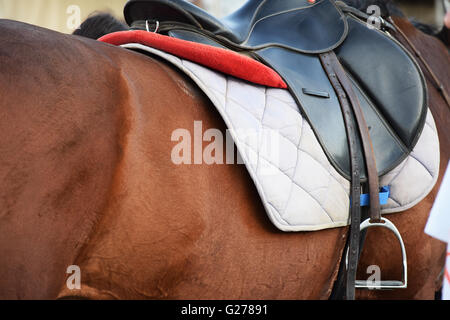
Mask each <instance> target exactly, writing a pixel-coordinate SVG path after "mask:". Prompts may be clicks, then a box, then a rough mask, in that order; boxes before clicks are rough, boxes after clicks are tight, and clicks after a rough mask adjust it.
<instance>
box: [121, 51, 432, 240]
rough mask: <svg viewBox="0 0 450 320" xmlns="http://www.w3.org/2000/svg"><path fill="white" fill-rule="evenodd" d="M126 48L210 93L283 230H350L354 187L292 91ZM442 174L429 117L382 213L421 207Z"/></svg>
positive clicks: (384, 180)
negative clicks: (158, 60)
mask: <svg viewBox="0 0 450 320" xmlns="http://www.w3.org/2000/svg"><path fill="white" fill-rule="evenodd" d="M122 47H125V48H128V49H138V50H143V51H146V52H148V53H151V54H154V55H157V56H159V57H162V58H164V59H165V60H167V61H168V62H170V63H172V64H173V65H175V66H177V67H178V68H179V69H180V70H181V71H183V72H184V73H186V74H187V75H188V76H189V77H190V78H192V80H193V81H194V82H195V83H196V84H197V85H198V86H199V87H200V88H201V90H203V91H204V93H205V94H206V95H207V96H208V97H209V99H210V100H211V102H212V103H213V104H214V106H215V107H216V108H217V110H218V111H219V113H220V114H221V116H222V117H223V120H224V122H225V123H226V125H227V127H228V128H229V129H230V134H231V136H232V138H233V139H234V142H235V144H236V147H237V149H238V151H239V153H240V156H241V157H242V159H243V161H244V163H245V165H246V167H247V169H248V172H249V174H250V176H251V178H252V179H253V182H254V183H255V186H256V188H257V190H258V193H259V195H260V197H261V200H262V202H263V204H264V207H265V209H266V212H267V215H268V217H269V218H270V220H271V221H272V222H273V224H274V225H275V226H276V227H277V228H278V229H280V230H282V231H314V230H322V229H327V228H335V227H341V226H346V225H349V205H350V201H349V193H350V182H349V181H348V180H346V179H345V178H344V177H342V176H341V175H340V174H339V173H338V172H337V171H336V170H335V169H334V167H333V166H332V165H331V164H330V162H329V160H328V159H327V157H326V155H325V153H324V152H323V150H322V147H321V146H320V144H319V142H318V140H317V138H316V136H315V135H314V133H313V131H312V129H311V127H310V126H309V124H308V122H307V121H306V120H305V119H304V118H303V117H302V115H301V114H300V112H299V109H298V107H297V105H296V103H295V101H294V99H293V97H292V96H291V94H290V93H289V91H288V90H284V89H276V88H268V87H263V86H259V85H254V84H250V83H248V82H246V81H243V80H240V79H236V78H234V77H231V76H227V75H225V74H222V73H220V72H216V71H213V70H210V69H207V68H205V67H203V66H200V65H198V64H195V63H192V62H190V61H187V60H183V59H180V58H178V57H175V56H173V55H170V54H168V53H165V52H162V51H159V50H156V49H153V48H150V47H147V46H143V45H141V44H126V45H123V46H122ZM199 120H200V119H199ZM249 132H251V133H252V134H249ZM254 133H257V134H256V136H257V138H255V134H254ZM438 172H439V140H438V135H437V130H436V125H435V122H434V119H433V116H432V115H431V112H428V115H427V118H426V125H425V128H424V130H423V133H422V135H421V137H420V139H419V141H418V143H417V145H416V147H415V148H414V150H413V152H412V153H411V154H410V155H409V156H408V157H407V158H406V159H405V160H404V161H403V162H402V163H401V164H400V165H398V166H397V167H396V168H395V169H394V170H392V171H391V172H389V173H388V174H386V175H385V176H383V177H381V180H380V186H389V187H390V195H389V199H388V202H387V204H386V205H383V206H382V214H388V213H394V212H401V211H404V210H407V209H409V208H411V207H413V206H414V205H416V204H417V203H419V202H420V201H421V200H423V198H425V196H426V195H427V194H428V193H429V192H430V191H431V189H432V188H433V186H434V185H435V183H436V181H437V178H438Z"/></svg>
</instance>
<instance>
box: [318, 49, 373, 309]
mask: <svg viewBox="0 0 450 320" xmlns="http://www.w3.org/2000/svg"><path fill="white" fill-rule="evenodd" d="M319 57H320V60H321V63H322V65H323V67H324V70H325V71H326V73H327V75H328V77H329V79H330V82H331V84H332V86H333V88H334V89H335V90H336V94H337V96H338V99H339V102H340V105H341V109H342V114H343V117H344V123H345V126H346V132H347V140H348V147H349V153H350V167H351V170H352V175H351V192H350V193H351V199H352V200H351V202H352V203H351V212H350V215H351V224H350V240H349V257H348V270H347V281H346V298H347V299H349V300H353V299H354V298H355V280H356V271H357V267H358V261H359V253H360V248H359V246H360V243H359V241H360V224H361V206H360V196H361V183H360V170H361V168H360V167H359V165H358V163H359V162H358V152H357V150H358V140H357V135H358V132H359V135H360V137H361V142H362V148H363V154H364V158H365V159H364V160H365V163H366V168H367V179H368V187H369V199H370V200H369V205H370V207H369V215H370V218H371V221H374V222H379V221H380V220H381V214H380V202H379V194H378V192H379V185H378V174H377V168H376V163H375V155H374V151H373V146H372V142H371V139H370V134H369V128H368V126H367V123H366V121H365V119H364V115H363V112H362V109H361V106H360V104H359V101H358V98H357V96H356V94H355V93H354V91H353V88H352V84H351V82H350V80H349V78H348V77H347V74H346V72H345V70H344V69H343V67H342V65H341V64H340V62H339V60H338V58H337V56H336V54H335V53H334V52H333V51H330V52H327V53H324V54H320V55H319ZM355 121H356V125H357V127H358V129H356V127H355Z"/></svg>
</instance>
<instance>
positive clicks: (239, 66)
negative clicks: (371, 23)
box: [98, 30, 287, 89]
mask: <svg viewBox="0 0 450 320" xmlns="http://www.w3.org/2000/svg"><path fill="white" fill-rule="evenodd" d="M98 40H99V41H102V42H106V43H109V44H112V45H116V46H120V45H123V44H128V43H140V44H143V45H146V46H149V47H152V48H155V49H158V50H161V51H165V52H167V53H170V54H173V55H175V56H177V57H180V58H183V59H186V60H190V61H192V62H196V63H198V64H201V65H203V66H205V67H208V68H211V69H214V70H217V71H220V72H223V73H226V74H229V75H232V76H234V77H236V78H240V79H243V80H247V81H249V82H253V83H256V84H260V85H264V86H267V87H274V88H283V89H286V88H287V85H286V83H285V82H284V81H283V79H282V78H281V77H280V75H279V74H278V73H276V72H275V71H274V70H273V69H271V68H269V67H267V66H266V65H264V64H262V63H260V62H258V61H256V60H253V59H251V58H249V57H246V56H244V55H241V54H238V53H236V52H234V51H231V50H227V49H222V48H217V47H213V46H209V45H205V44H201V43H195V42H191V41H186V40H181V39H177V38H172V37H169V36H164V35H161V34H157V33H154V32H147V31H142V30H134V31H119V32H114V33H110V34H107V35H106V36H103V37H101V38H99V39H98Z"/></svg>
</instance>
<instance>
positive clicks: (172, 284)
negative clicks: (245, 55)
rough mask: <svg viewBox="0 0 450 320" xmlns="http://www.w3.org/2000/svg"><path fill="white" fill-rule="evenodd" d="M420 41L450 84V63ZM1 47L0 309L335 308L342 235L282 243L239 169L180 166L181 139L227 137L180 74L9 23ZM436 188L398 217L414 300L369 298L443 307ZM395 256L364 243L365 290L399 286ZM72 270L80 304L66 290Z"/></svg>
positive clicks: (386, 242)
mask: <svg viewBox="0 0 450 320" xmlns="http://www.w3.org/2000/svg"><path fill="white" fill-rule="evenodd" d="M410 31H411V33H410V36H411V37H413V38H414V40H415V41H416V40H417V41H418V42H421V44H420V47H421V48H424V47H425V48H427V51H426V52H423V53H424V55H426V56H427V58H429V60H430V61H431V62H436V64H434V65H433V67H434V70H435V71H436V72H438V73H439V75H440V78H441V79H444V80H446V81H448V78H446V76H447V75H448V73H449V65H450V64H448V63H447V62H444V61H448V59H449V57H448V53H447V51H446V50H445V49H443V48H442V46H441V44H440V43H439V42H438V41H437V40H435V39H432V38H429V37H427V36H424V35H422V34H415V33H414V31H412V30H410ZM0 43H2V46H1V47H0V70H1V73H0V97H1V99H0V136H1V141H0V178H1V180H2V184H1V185H0V298H2V299H54V298H89V299H110V298H113V299H115V298H117V299H148V298H149V299H327V298H328V297H329V296H330V294H331V291H332V288H333V284H334V282H335V280H336V277H337V273H338V268H339V264H340V261H341V257H342V254H343V248H344V244H345V242H346V236H347V228H336V229H331V230H324V231H318V232H303V233H282V232H280V231H278V230H276V229H275V227H274V226H273V225H272V224H271V223H270V222H269V220H268V218H267V216H266V214H265V210H264V208H263V206H262V204H261V202H260V199H259V196H258V193H257V191H256V188H255V187H254V185H253V183H252V181H251V179H250V177H249V175H248V173H247V171H246V168H245V167H244V166H242V165H206V164H203V165H181V166H179V165H175V164H173V163H172V161H171V157H170V155H171V150H172V148H173V146H174V142H172V141H171V134H172V132H173V131H174V130H175V129H178V128H187V129H189V128H192V127H193V123H194V121H195V120H201V121H202V122H203V130H207V129H209V128H218V129H220V130H222V132H225V130H226V127H225V125H224V123H223V122H222V120H221V118H220V116H219V115H218V113H217V112H216V111H215V108H214V107H213V106H212V105H211V103H210V101H209V100H208V99H207V98H206V97H205V95H204V94H203V93H202V92H201V91H200V90H199V89H198V88H197V87H196V86H195V85H194V84H193V83H192V82H191V81H190V80H189V79H187V78H186V77H185V76H184V75H183V74H181V73H180V72H179V71H178V70H176V69H174V68H173V67H171V66H170V65H168V64H167V63H165V62H162V61H160V60H158V59H157V58H151V57H146V56H144V55H141V54H138V53H135V52H130V51H127V50H124V49H121V48H117V47H113V46H110V45H106V44H104V43H100V42H96V41H93V40H90V39H85V38H81V37H76V36H71V35H63V34H59V33H56V32H52V31H49V30H45V29H41V28H38V27H35V26H31V25H26V24H22V23H18V22H13V21H8V20H2V21H0ZM445 59H447V60H445ZM447 87H448V83H447ZM430 98H431V100H430V101H431V105H430V107H431V110H432V112H433V114H434V116H435V119H436V122H437V126H438V128H439V133H440V137H441V176H442V172H443V170H444V166H445V164H446V163H447V161H448V159H449V152H450V140H449V134H448V128H449V127H450V126H449V110H448V109H447V108H446V106H445V105H444V104H443V102H442V99H441V97H440V96H438V95H437V94H436V92H435V90H434V89H433V87H431V85H430ZM224 152H226V150H225V151H224ZM439 183H440V181H439ZM439 183H438V184H437V185H436V187H435V188H434V190H433V191H432V192H431V194H430V195H429V196H428V197H427V198H426V199H425V200H424V201H423V202H422V203H420V204H419V205H417V206H415V207H414V208H412V209H410V210H408V211H407V212H404V213H400V214H395V215H392V216H390V219H391V220H392V221H393V222H394V223H395V224H396V226H397V227H398V229H399V230H400V232H401V233H402V235H403V237H404V240H405V245H406V249H407V252H408V261H409V265H408V267H409V270H408V272H409V286H408V289H406V290H399V291H393V292H375V291H370V292H369V291H360V292H358V294H359V297H360V298H403V299H410V298H415V299H432V298H433V297H434V294H435V292H436V291H437V290H438V289H439V287H440V280H439V275H440V273H441V270H442V268H443V264H444V258H445V246H444V244H442V243H440V242H438V241H436V240H433V239H432V238H431V237H428V236H426V235H425V234H424V232H423V229H424V226H425V223H426V220H427V217H428V213H429V211H430V209H431V206H432V203H433V199H434V197H435V195H436V192H437V190H438V186H439ZM394 241H396V240H395V239H394V238H393V236H391V235H388V236H385V233H384V232H382V231H379V230H374V231H371V232H369V234H368V238H367V241H366V247H365V250H364V253H363V255H362V261H361V263H360V266H359V269H360V273H361V274H360V278H361V277H366V278H367V277H368V275H367V274H366V273H365V271H366V267H367V265H373V264H378V265H380V266H381V270H382V277H383V278H386V279H389V278H392V279H395V278H397V277H398V278H400V266H401V262H400V251H399V249H398V248H397V247H396V245H394ZM72 265H76V266H79V268H80V269H79V270H80V272H81V273H80V274H81V288H80V289H77V288H76V287H75V288H74V287H70V286H68V285H67V283H66V280H67V277H68V276H69V275H68V274H67V270H68V267H69V266H72ZM70 270H71V269H70V268H69V271H70Z"/></svg>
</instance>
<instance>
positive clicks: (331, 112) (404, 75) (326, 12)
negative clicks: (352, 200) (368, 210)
mask: <svg viewBox="0 0 450 320" xmlns="http://www.w3.org/2000/svg"><path fill="white" fill-rule="evenodd" d="M310 1H311V2H314V1H313V0H248V1H247V2H246V3H245V4H244V5H243V6H242V7H241V8H240V9H239V10H237V11H236V12H234V13H232V14H231V15H229V16H228V17H225V18H224V19H221V20H220V19H217V18H215V17H214V16H212V15H210V14H209V13H207V12H205V11H204V10H202V9H200V8H198V7H197V6H195V5H193V4H191V3H189V2H187V1H184V0H129V1H128V3H127V4H126V6H125V11H124V14H125V19H126V21H127V23H128V24H129V25H130V26H131V27H132V28H135V29H143V30H145V29H146V27H148V26H149V25H151V26H152V27H156V26H158V33H161V34H164V35H168V36H171V37H174V38H179V39H183V40H187V41H191V42H198V43H203V44H207V45H213V46H218V47H225V48H227V49H230V50H233V51H236V52H240V53H245V54H246V55H249V56H250V57H252V58H254V59H256V60H258V61H260V62H262V63H264V64H266V65H268V66H269V67H271V68H272V69H274V70H275V71H276V72H277V73H278V74H279V75H280V76H281V77H282V78H283V80H284V81H285V83H286V84H287V85H288V89H289V91H290V92H291V93H292V95H293V96H294V98H295V100H296V102H297V105H298V107H299V109H300V111H301V113H302V115H303V116H304V117H305V118H306V119H307V120H308V122H309V123H310V125H311V127H312V129H313V131H314V133H315V134H316V136H317V138H318V140H319V142H320V143H321V145H322V148H323V150H324V152H325V153H326V155H327V157H328V159H329V160H330V163H331V164H332V165H333V166H334V167H335V169H336V170H337V171H338V172H339V173H340V174H341V175H342V176H344V177H345V178H347V179H350V176H351V168H350V155H349V150H348V143H347V133H346V129H345V124H344V119H343V115H342V110H341V107H340V102H339V97H338V95H337V93H336V92H335V90H334V88H333V86H332V85H331V83H330V80H329V78H328V75H327V73H326V72H325V71H324V67H323V65H322V63H321V61H320V59H319V54H324V53H327V52H330V51H334V52H335V54H336V55H337V57H338V58H339V62H340V64H341V65H342V66H343V68H344V69H345V72H346V73H347V76H348V78H349V79H350V81H351V84H352V86H353V90H354V91H355V93H356V95H357V98H358V100H359V103H360V104H361V108H362V111H363V113H364V117H365V120H366V122H367V125H368V128H369V131H370V138H371V140H372V144H373V149H374V153H375V158H376V164H377V170H378V175H379V176H383V175H385V174H386V173H388V172H390V171H391V170H392V169H393V168H395V167H396V166H397V165H398V164H399V163H401V162H402V161H403V160H404V159H406V157H407V156H408V155H409V154H410V152H411V151H412V150H413V148H414V146H415V145H416V143H417V141H418V138H419V136H420V134H421V132H422V129H423V127H424V125H425V118H426V114H427V108H428V106H427V88H426V84H425V80H424V77H423V74H422V72H421V70H420V68H419V67H418V64H417V63H416V62H415V60H414V58H413V57H412V56H411V55H410V54H409V53H408V52H407V50H406V49H405V48H403V47H402V46H401V44H399V43H398V42H397V41H395V40H393V39H392V37H390V36H389V35H388V34H386V33H385V32H382V31H380V30H377V29H370V28H368V27H367V25H366V21H362V20H360V19H359V18H358V17H357V16H355V15H353V14H351V13H349V12H348V11H344V10H342V8H341V7H340V6H338V5H337V2H335V1H334V0H316V1H315V2H314V3H310ZM156 21H157V22H158V23H156ZM152 30H154V29H151V30H150V31H152ZM359 144H361V142H360V141H359ZM359 159H360V161H359V162H360V163H359V166H360V167H361V168H363V170H361V181H366V178H367V177H366V175H365V172H366V170H365V163H364V161H363V160H362V159H363V157H362V150H359Z"/></svg>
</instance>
